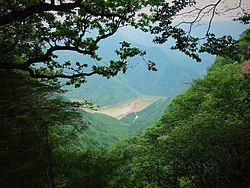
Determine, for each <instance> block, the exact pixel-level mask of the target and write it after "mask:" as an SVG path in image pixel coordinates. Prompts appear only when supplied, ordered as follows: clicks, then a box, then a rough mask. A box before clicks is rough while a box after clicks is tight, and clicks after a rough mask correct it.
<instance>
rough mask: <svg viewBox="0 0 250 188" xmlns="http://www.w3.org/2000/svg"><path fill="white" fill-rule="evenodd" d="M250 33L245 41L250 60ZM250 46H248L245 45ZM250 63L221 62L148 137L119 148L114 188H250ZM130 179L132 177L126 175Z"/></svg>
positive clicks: (115, 152)
mask: <svg viewBox="0 0 250 188" xmlns="http://www.w3.org/2000/svg"><path fill="white" fill-rule="evenodd" d="M249 36H250V30H248V31H246V32H245V33H244V35H243V37H242V39H241V44H242V49H243V55H241V57H242V58H243V59H249V57H250V56H249V50H247V51H246V49H249V44H250V37H249ZM243 41H244V42H243ZM249 71H250V70H249V60H248V61H243V62H235V61H232V60H231V59H228V58H217V60H216V62H215V64H214V65H213V66H212V67H211V68H210V70H209V72H208V74H207V75H206V76H205V77H204V78H203V79H200V80H196V81H195V82H194V83H193V84H192V86H191V88H189V89H188V91H187V92H185V93H183V94H181V95H179V96H177V97H176V98H175V99H173V100H172V101H171V103H170V105H169V106H168V108H167V110H166V111H165V114H164V115H163V116H162V118H161V120H160V121H159V122H157V123H155V124H154V125H153V126H151V127H150V128H149V129H147V130H146V131H145V132H144V134H143V135H141V136H138V137H136V138H134V139H129V140H127V141H126V142H121V143H120V144H118V145H117V146H116V147H115V148H113V149H112V150H111V151H110V153H109V155H110V156H111V158H112V160H113V162H114V164H115V165H114V169H115V170H114V173H113V174H112V178H111V181H110V182H109V183H110V184H111V185H112V186H113V187H116V186H118V185H120V184H121V182H123V183H122V184H123V185H125V187H131V186H132V187H133V186H135V187H145V186H153V187H247V185H249V181H250V180H249V175H250V169H249V162H250V161H249V159H250V156H249V150H250V144H249V143H250V140H249V138H250V137H249V135H250V127H249V120H250V116H249V114H250V108H249V107H250V106H249V104H250V101H249V99H250V98H249V96H250V93H249V92H250V84H249V83H250V80H249V78H250V77H249ZM124 174H126V175H125V176H124Z"/></svg>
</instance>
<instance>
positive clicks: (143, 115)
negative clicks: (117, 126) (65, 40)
mask: <svg viewBox="0 0 250 188" xmlns="http://www.w3.org/2000/svg"><path fill="white" fill-rule="evenodd" d="M168 102H169V99H167V98H166V97H162V99H158V100H157V101H156V102H154V103H153V104H151V105H150V106H148V107H147V108H145V109H144V110H142V111H140V112H137V113H136V114H135V113H131V114H128V115H127V116H125V117H124V118H123V119H122V121H123V122H125V123H127V124H129V125H130V127H129V131H130V134H132V135H137V134H140V133H141V132H143V130H144V129H145V128H147V127H148V126H149V125H151V124H153V123H154V122H155V121H157V120H158V119H159V118H160V117H161V116H162V114H163V112H164V110H165V109H166V107H167V104H168ZM136 115H137V116H138V118H137V119H136V120H135V117H136Z"/></svg>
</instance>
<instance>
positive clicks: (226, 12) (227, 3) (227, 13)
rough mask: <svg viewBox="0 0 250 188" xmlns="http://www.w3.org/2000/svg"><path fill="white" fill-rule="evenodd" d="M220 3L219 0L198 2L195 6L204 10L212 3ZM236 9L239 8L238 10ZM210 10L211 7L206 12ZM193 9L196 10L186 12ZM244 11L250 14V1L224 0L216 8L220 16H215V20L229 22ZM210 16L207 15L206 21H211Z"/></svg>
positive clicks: (201, 0)
mask: <svg viewBox="0 0 250 188" xmlns="http://www.w3.org/2000/svg"><path fill="white" fill-rule="evenodd" d="M218 1H219V0H196V2H197V4H196V5H195V7H197V8H203V7H205V6H206V5H209V4H211V3H212V4H215V3H217V2H218ZM240 3H241V6H240V7H241V8H242V9H241V8H239V7H238V6H239V5H240ZM236 7H238V8H237V9H236ZM209 8H210V7H208V8H207V9H205V10H204V11H208V10H209ZM192 9H194V7H190V8H187V9H185V10H184V11H185V12H187V11H189V10H192ZM230 9H235V10H230ZM243 9H244V10H245V11H246V12H248V13H249V12H250V0H222V1H221V2H220V3H219V5H218V6H217V8H216V12H217V13H218V14H216V15H215V17H214V19H215V20H225V19H227V20H228V19H232V18H235V17H237V15H238V13H243ZM196 15H197V12H196ZM210 16H211V14H210ZM210 16H209V15H207V17H205V19H209V18H210Z"/></svg>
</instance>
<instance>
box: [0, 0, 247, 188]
mask: <svg viewBox="0 0 250 188" xmlns="http://www.w3.org/2000/svg"><path fill="white" fill-rule="evenodd" d="M220 3H221V0H217V2H216V3H212V4H210V5H207V6H209V7H211V9H210V12H212V16H211V19H210V22H209V24H208V25H209V26H208V30H207V33H206V37H205V38H206V42H204V44H203V45H202V46H199V45H198V43H199V38H196V37H193V36H191V35H190V34H191V30H192V27H193V24H194V23H195V22H196V21H197V19H201V20H202V17H201V18H200V16H201V15H203V14H202V13H204V12H202V11H201V12H199V13H198V15H197V17H196V20H194V22H192V23H191V25H190V32H186V31H184V30H183V29H182V28H180V27H178V25H177V26H175V25H174V24H172V22H173V18H174V17H176V16H178V14H179V12H180V11H181V10H183V9H184V8H186V7H192V6H195V4H196V3H195V1H189V0H188V1H187V0H173V2H172V3H167V2H166V1H165V0H142V1H137V0H136V1H132V0H123V1H120V0H112V1H110V0H105V1H104V0H96V1H90V0H70V1H66V0H59V1H56V0H51V1H47V0H32V1H29V0H8V1H0V86H1V90H0V105H1V106H0V139H1V142H0V177H1V178H0V186H1V187H53V188H54V187H87V188H92V187H98V188H99V187H170V188H171V187H173V188H174V187H183V188H184V187H247V186H248V185H249V184H250V179H249V177H250V167H249V164H250V161H249V159H250V144H249V143H250V142H249V141H250V127H249V121H250V116H249V114H250V108H249V107H250V106H249V105H250V95H249V94H250V93H249V92H250V84H249V83H250V80H249V79H250V77H249V72H250V68H249V64H250V62H249V59H250V49H249V48H250V30H249V29H248V30H247V31H246V32H244V34H243V35H242V37H241V39H240V40H239V41H235V40H234V39H233V38H232V37H231V36H223V37H221V38H216V37H215V35H214V34H210V33H209V29H210V27H211V21H212V19H213V17H214V15H215V13H217V12H216V9H217V6H218V5H219V4H220ZM147 7H151V8H150V10H148V11H149V12H150V14H145V13H141V14H137V13H138V11H140V10H141V9H144V8H147ZM237 8H241V10H242V11H243V12H242V14H241V15H240V16H241V17H240V18H238V20H240V21H242V22H243V23H244V24H247V23H248V22H249V14H248V13H246V11H245V10H244V9H242V7H241V1H240V0H239V6H238V7H236V8H234V10H235V9H237ZM229 9H230V7H229ZM201 10H202V9H201ZM135 15H136V16H137V19H135ZM242 15H243V16H242ZM127 25H129V26H131V27H134V28H140V29H142V30H143V31H144V32H148V33H151V34H154V35H155V38H154V42H156V43H160V44H161V43H165V42H166V41H167V40H168V39H169V38H171V39H173V41H174V42H175V44H174V45H173V47H172V49H178V50H180V51H182V52H183V53H185V54H186V55H188V56H190V57H192V58H193V59H196V60H197V61H200V60H201V59H200V57H199V54H198V52H209V53H210V54H213V55H220V57H218V58H217V60H216V62H215V64H214V65H213V66H212V67H211V68H210V70H209V72H208V74H207V76H205V77H204V78H202V79H199V80H196V81H195V82H194V83H193V84H192V86H191V87H190V88H189V89H188V90H187V91H186V92H185V93H183V94H181V95H179V96H177V97H176V98H174V99H173V100H172V101H171V102H170V104H169V106H168V108H167V109H166V110H165V112H164V115H163V116H162V117H161V118H160V117H159V116H160V115H159V114H160V111H162V109H163V108H164V106H165V105H166V104H167V103H168V102H169V101H165V100H162V101H156V102H155V103H154V104H153V105H151V106H150V107H148V108H146V109H144V111H141V112H140V116H141V117H144V120H145V121H144V123H145V124H144V125H143V124H142V122H141V121H140V119H138V121H137V122H136V123H135V126H131V127H129V126H127V125H128V123H129V125H132V124H131V121H132V119H131V118H132V117H131V115H128V116H127V117H125V118H124V119H123V121H124V122H122V121H118V120H116V119H114V118H111V117H109V116H106V115H102V114H90V113H87V112H84V111H82V110H80V109H79V107H82V106H83V105H85V106H86V105H87V106H88V103H87V102H86V103H85V102H83V103H79V102H70V101H67V100H64V99H63V98H62V97H60V96H61V93H64V92H65V91H64V90H63V89H62V87H61V84H66V85H75V87H79V86H80V85H81V84H82V83H84V82H85V81H86V77H89V76H92V75H98V76H103V77H105V78H110V77H113V76H116V75H117V74H118V73H119V72H123V73H125V72H126V71H127V68H128V59H130V58H132V57H134V56H137V55H139V56H141V57H144V56H145V52H144V51H142V50H140V49H139V48H134V47H131V44H130V43H128V42H126V41H123V42H120V41H119V42H120V43H119V47H118V49H117V50H115V54H116V58H113V59H111V60H108V61H106V62H104V63H103V62H101V61H102V57H101V56H100V54H98V48H99V43H100V42H101V41H103V40H106V39H107V38H109V37H111V36H112V35H114V34H115V33H116V32H117V31H118V29H119V28H120V27H123V26H127ZM62 51H63V52H64V51H70V52H71V54H74V53H79V54H81V55H83V56H88V57H89V58H91V59H92V60H93V61H95V62H97V64H91V63H92V62H78V61H71V60H65V59H64V60H63V61H61V60H62V59H60V57H59V56H62V54H63V53H59V52H62ZM72 52H74V53H72ZM144 61H145V59H144ZM98 63H99V64H98ZM102 63H103V64H102ZM146 63H147V61H146ZM146 66H148V70H157V68H156V67H155V65H153V64H152V63H151V64H150V63H147V64H146ZM171 71H172V72H173V73H176V72H177V71H176V70H171ZM184 72H185V71H184ZM137 75H138V77H139V78H140V73H139V71H138V74H137ZM161 78H162V77H161V76H156V78H154V79H156V81H157V82H158V83H161V84H162V83H164V81H162V80H161ZM65 79H66V80H65ZM151 81H152V80H151ZM152 82H153V83H154V81H152ZM137 84H139V85H140V86H142V85H141V84H140V83H139V82H138V83H137ZM155 85H157V84H155ZM153 86H154V85H153ZM129 87H130V86H129ZM132 88H133V87H132ZM154 88H155V87H152V92H154ZM144 89H145V88H143V87H142V88H141V90H144ZM146 89H147V88H146ZM131 90H133V89H131ZM141 90H140V92H141ZM163 90H164V89H163ZM133 91H134V92H135V93H134V94H135V95H137V94H138V93H137V91H135V90H133ZM140 92H139V94H140ZM172 92H173V95H174V94H175V93H176V90H173V91H172ZM156 93H158V92H156ZM125 97H129V96H125ZM107 100H108V99H107ZM152 118H160V120H159V121H157V122H155V123H154V124H153V125H151V126H150V127H149V128H148V129H147V130H146V131H145V132H143V133H142V134H140V135H137V136H134V137H132V138H128V139H126V140H123V141H121V142H120V143H118V144H116V145H114V146H112V147H110V148H108V147H109V146H110V144H111V143H112V142H114V141H117V140H118V139H120V138H123V137H124V136H125V135H132V134H135V133H139V132H141V129H142V127H143V128H144V127H146V126H148V123H152V121H151V120H152ZM132 123H133V121H132ZM120 130H122V131H120ZM111 131H112V132H113V133H114V134H116V135H115V136H113V135H112V134H110V132H111ZM92 137H95V138H94V139H93V138H92ZM103 138H104V139H103ZM107 148H108V149H107Z"/></svg>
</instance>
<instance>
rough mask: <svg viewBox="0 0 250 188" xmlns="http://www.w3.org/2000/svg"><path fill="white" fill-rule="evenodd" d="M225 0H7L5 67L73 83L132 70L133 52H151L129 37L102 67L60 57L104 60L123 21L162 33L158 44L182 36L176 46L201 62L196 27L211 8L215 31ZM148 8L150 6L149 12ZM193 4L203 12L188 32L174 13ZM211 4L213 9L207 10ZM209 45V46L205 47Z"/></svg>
mask: <svg viewBox="0 0 250 188" xmlns="http://www.w3.org/2000/svg"><path fill="white" fill-rule="evenodd" d="M241 2H242V0H239V6H238V7H237V8H238V9H240V8H241ZM221 3H222V1H221V0H218V1H217V2H216V3H211V4H208V5H206V6H204V7H203V8H201V9H200V10H199V9H198V8H197V7H196V6H195V5H196V2H195V1H193V0H178V1H177V0H174V1H173V2H172V3H168V2H167V1H165V0H157V1H156V0H132V1H131V0H123V1H120V0H119V1H118V0H115V1H111V0H95V1H90V0H70V1H66V0H51V1H46V0H33V1H28V0H27V1H26V0H24V1H23V0H22V1H16V0H15V1H14V0H8V1H1V2H0V7H1V9H0V54H1V57H2V58H1V62H0V68H1V69H7V70H10V69H18V70H23V71H26V72H28V73H29V74H30V76H31V77H34V78H42V79H52V80H56V79H58V78H67V79H70V80H69V81H68V82H67V83H68V84H76V86H79V85H80V84H81V83H83V82H85V77H88V76H91V75H94V74H98V75H101V76H104V77H107V78H109V77H111V76H115V75H116V74H117V73H118V72H119V71H123V72H126V68H127V63H128V59H129V58H130V57H133V56H135V55H141V56H143V55H144V54H145V52H143V51H141V50H140V49H138V48H134V47H131V45H130V44H129V43H127V42H121V48H120V49H117V50H116V51H115V53H116V54H117V56H118V58H119V59H118V60H111V61H110V62H109V63H107V65H101V66H96V65H92V66H91V65H90V64H89V63H86V62H70V61H65V62H63V63H62V62H60V61H59V60H58V59H57V57H58V53H57V52H59V51H73V52H76V53H79V54H82V55H85V56H89V57H91V58H93V59H94V60H96V61H100V60H101V59H102V58H101V57H100V56H99V55H98V52H97V50H98V48H99V45H98V44H99V43H100V42H101V41H102V40H105V39H107V38H108V37H110V36H112V35H114V34H115V33H116V32H117V30H118V29H119V28H121V27H123V26H133V27H136V28H140V29H142V30H143V31H145V32H150V33H152V34H154V35H156V37H155V40H154V42H156V43H164V42H166V41H167V39H168V38H169V37H172V38H174V39H175V40H176V45H175V46H174V47H173V49H179V50H181V51H183V52H184V53H186V54H187V55H189V56H191V57H192V58H195V59H196V60H197V61H200V58H199V56H198V54H197V51H198V48H197V44H198V40H199V39H198V38H195V37H192V36H191V35H190V33H191V28H192V27H193V26H194V24H195V23H197V22H199V21H201V20H202V18H203V16H202V15H204V14H208V13H211V14H212V16H211V19H210V22H209V28H208V32H207V34H206V36H211V35H209V29H210V27H211V22H212V20H213V18H214V15H215V14H216V13H217V12H216V8H217V6H218V5H219V4H221ZM148 7H150V8H149V9H150V10H146V11H143V10H144V9H148ZM190 7H194V9H193V10H192V11H191V12H194V13H195V14H196V15H197V16H196V17H195V19H194V20H193V21H191V22H186V23H188V24H190V31H189V32H185V31H184V30H183V29H181V28H180V27H179V26H174V25H173V18H174V17H176V16H177V17H178V16H181V15H185V13H182V12H181V11H182V10H183V9H185V8H190ZM207 7H209V8H210V9H209V10H207ZM234 9H236V7H234ZM229 10H230V9H229ZM195 11H198V13H197V12H195ZM140 12H141V13H140ZM241 18H242V19H241V20H244V21H245V22H246V20H248V18H249V16H248V14H247V13H246V11H245V12H244V19H243V17H241ZM245 22H244V23H245ZM182 24H183V23H182ZM89 32H91V34H89ZM210 38H212V39H213V40H210V43H211V41H213V42H214V41H216V38H215V37H214V36H212V37H210ZM225 41H226V42H225ZM221 43H222V44H223V45H222V46H223V47H227V46H228V43H229V44H234V43H235V41H234V40H232V39H231V38H230V40H227V38H225V39H224V40H222V41H221ZM229 46H230V45H229ZM233 46H234V45H233ZM206 49H207V48H206ZM206 49H205V48H203V49H202V51H206ZM222 50H223V48H222ZM230 50H231V48H229V51H230ZM234 51H235V50H234ZM211 53H215V52H214V51H213V52H211Z"/></svg>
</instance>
